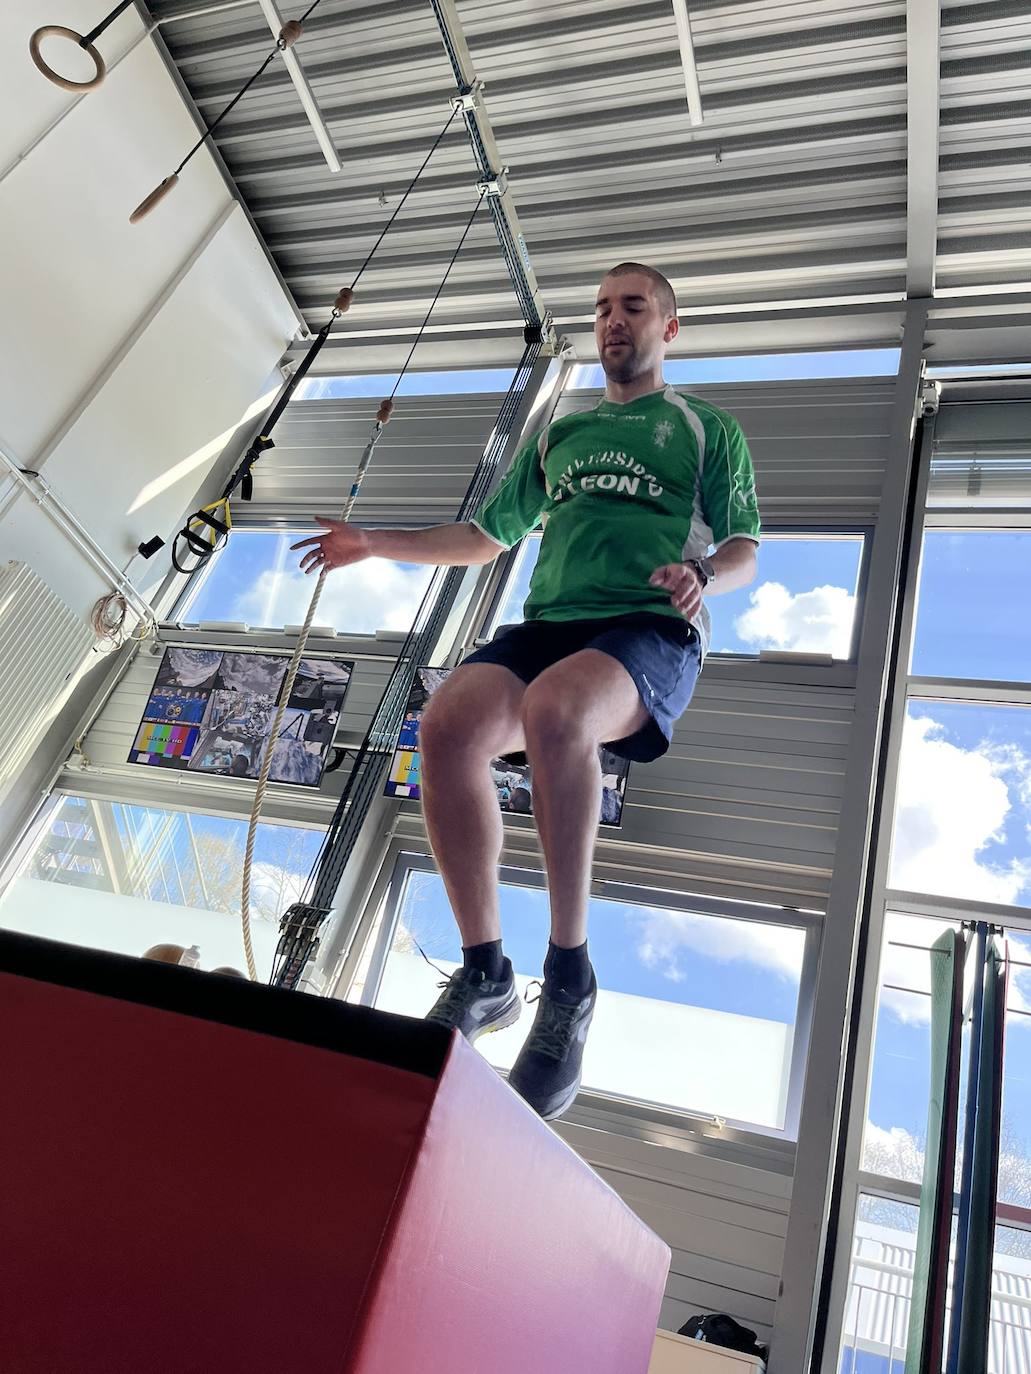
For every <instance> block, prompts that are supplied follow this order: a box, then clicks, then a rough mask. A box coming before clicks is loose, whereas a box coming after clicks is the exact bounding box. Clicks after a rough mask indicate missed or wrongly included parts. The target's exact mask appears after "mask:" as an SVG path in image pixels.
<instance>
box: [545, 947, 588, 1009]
mask: <svg viewBox="0 0 1031 1374" xmlns="http://www.w3.org/2000/svg"><path fill="white" fill-rule="evenodd" d="M544 981H545V983H550V984H551V985H552V986H553V987H554V986H558V987H560V988H564V989H565V990H566V992H569V993H572V995H573V996H574V997H586V996H587V993H588V992H589V991H590V987H591V961H590V959H588V957H587V941H586V940H585V941H584V942H583V944H582V945H577V946H576V948H575V949H562V948H560V946H558V945H556V944H554V943H553V942H552V941H551V940H549V941H548V957H547V958H546V959H545V960H544Z"/></svg>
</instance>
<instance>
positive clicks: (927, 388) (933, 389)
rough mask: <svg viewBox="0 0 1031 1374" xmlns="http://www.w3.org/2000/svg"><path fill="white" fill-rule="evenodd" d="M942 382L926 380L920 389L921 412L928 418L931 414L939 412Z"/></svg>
mask: <svg viewBox="0 0 1031 1374" xmlns="http://www.w3.org/2000/svg"><path fill="white" fill-rule="evenodd" d="M941 392H942V387H941V382H929V381H925V382H924V383H923V386H922V387H921V390H920V414H921V415H922V416H923V417H924V418H925V419H926V418H927V416H929V415H937V414H938V406H939V405H940V404H941Z"/></svg>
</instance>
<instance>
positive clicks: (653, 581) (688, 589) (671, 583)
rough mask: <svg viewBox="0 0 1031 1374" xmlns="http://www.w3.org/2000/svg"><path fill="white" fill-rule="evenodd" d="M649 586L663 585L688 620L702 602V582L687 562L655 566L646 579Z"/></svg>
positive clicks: (671, 599)
mask: <svg viewBox="0 0 1031 1374" xmlns="http://www.w3.org/2000/svg"><path fill="white" fill-rule="evenodd" d="M648 584H649V586H651V587H663V588H665V590H666V591H668V592H669V599H670V601H671V602H672V604H673V605H674V606H675V607H676V609H677V610H678V611H679V612H680V614H681V615H683V616H686V617H687V619H688V620H690V618H691V617H692V616H693V615H696V614H697V612H698V610H699V608H700V607H701V604H702V583H701V579H700V578H699V576H698V574H697V573H696V572H695V570H694V568H692V567H691V565H690V564H689V563H667V564H666V565H665V566H664V567H661V568H656V569H655V571H654V572H653V573H652V575H651V577H649V579H648Z"/></svg>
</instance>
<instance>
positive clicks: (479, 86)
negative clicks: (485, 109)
mask: <svg viewBox="0 0 1031 1374" xmlns="http://www.w3.org/2000/svg"><path fill="white" fill-rule="evenodd" d="M482 92H483V82H482V81H481V80H480V78H479V77H477V78H476V80H475V81H474V82H473V84H472V85H471V86H470V87H469V89H468V90H467V91H461V92H460V93H459V94H458V95H453V96H452V97H451V99H450V100H449V101H448V104H449V105H450V106H451V108H452V109H453V110H455V111H456V112H458V111H461V113H462V114H467V113H469V112H470V111H471V110H478V109H479V107H480V96H481V94H482Z"/></svg>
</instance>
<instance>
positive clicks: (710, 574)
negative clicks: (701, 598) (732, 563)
mask: <svg viewBox="0 0 1031 1374" xmlns="http://www.w3.org/2000/svg"><path fill="white" fill-rule="evenodd" d="M687 566H688V567H689V568H694V570H695V572H696V573H697V574H698V581H699V582H700V583H701V584H702V591H703V592H704V591H705V589H706V587H708V586H709V585H710V583H712V582H715V581H716V569H715V568H714V567H713V566H712V563H711V562H710V561H709V559H708V558H689V559H688V560H687Z"/></svg>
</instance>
